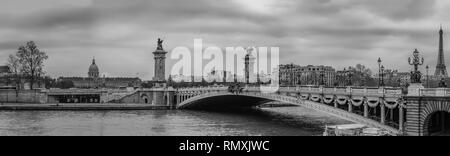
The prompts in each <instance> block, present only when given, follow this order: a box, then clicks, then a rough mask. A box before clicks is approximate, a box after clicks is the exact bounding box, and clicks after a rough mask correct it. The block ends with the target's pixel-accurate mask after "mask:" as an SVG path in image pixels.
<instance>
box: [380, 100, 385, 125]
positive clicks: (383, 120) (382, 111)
mask: <svg viewBox="0 0 450 156" xmlns="http://www.w3.org/2000/svg"><path fill="white" fill-rule="evenodd" d="M380 100H381V101H380V107H381V113H380V116H381V124H383V125H384V124H385V123H386V119H385V118H386V107H385V106H384V101H383V100H382V99H380Z"/></svg>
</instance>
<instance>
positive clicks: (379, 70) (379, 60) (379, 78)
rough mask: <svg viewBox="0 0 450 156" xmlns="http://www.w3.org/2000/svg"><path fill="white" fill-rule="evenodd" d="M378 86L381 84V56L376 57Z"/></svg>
mask: <svg viewBox="0 0 450 156" xmlns="http://www.w3.org/2000/svg"><path fill="white" fill-rule="evenodd" d="M377 62H378V87H380V85H381V62H382V61H381V58H378V61H377Z"/></svg>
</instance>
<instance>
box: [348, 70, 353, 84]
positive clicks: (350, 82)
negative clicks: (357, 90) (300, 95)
mask: <svg viewBox="0 0 450 156" xmlns="http://www.w3.org/2000/svg"><path fill="white" fill-rule="evenodd" d="M347 72H348V74H347V75H348V85H349V86H353V82H352V77H353V74H352V73H351V70H347Z"/></svg>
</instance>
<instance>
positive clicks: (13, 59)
mask: <svg viewBox="0 0 450 156" xmlns="http://www.w3.org/2000/svg"><path fill="white" fill-rule="evenodd" d="M7 65H8V67H9V70H10V73H12V74H13V79H14V82H15V83H16V89H19V88H20V76H19V74H20V70H21V68H22V66H21V65H20V61H19V58H17V56H15V55H12V54H11V55H9V57H8V63H7Z"/></svg>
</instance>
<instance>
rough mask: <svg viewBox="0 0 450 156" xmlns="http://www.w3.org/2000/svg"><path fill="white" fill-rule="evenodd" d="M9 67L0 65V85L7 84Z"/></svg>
mask: <svg viewBox="0 0 450 156" xmlns="http://www.w3.org/2000/svg"><path fill="white" fill-rule="evenodd" d="M8 74H9V67H8V66H0V87H1V86H7V85H8V83H9V78H8Z"/></svg>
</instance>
